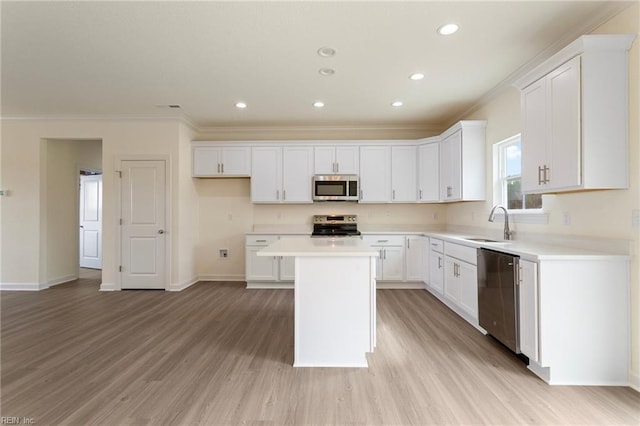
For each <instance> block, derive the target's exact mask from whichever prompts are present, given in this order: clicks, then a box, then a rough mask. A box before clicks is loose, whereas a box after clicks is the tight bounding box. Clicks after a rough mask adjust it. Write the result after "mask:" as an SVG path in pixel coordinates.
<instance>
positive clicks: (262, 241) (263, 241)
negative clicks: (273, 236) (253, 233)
mask: <svg viewBox="0 0 640 426" xmlns="http://www.w3.org/2000/svg"><path fill="white" fill-rule="evenodd" d="M266 242H267V240H256V243H266Z"/></svg>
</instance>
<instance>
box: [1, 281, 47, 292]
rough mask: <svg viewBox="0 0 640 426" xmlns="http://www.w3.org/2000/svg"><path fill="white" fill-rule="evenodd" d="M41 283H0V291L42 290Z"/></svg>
mask: <svg viewBox="0 0 640 426" xmlns="http://www.w3.org/2000/svg"><path fill="white" fill-rule="evenodd" d="M40 290H42V288H41V287H40V284H39V283H0V291H40Z"/></svg>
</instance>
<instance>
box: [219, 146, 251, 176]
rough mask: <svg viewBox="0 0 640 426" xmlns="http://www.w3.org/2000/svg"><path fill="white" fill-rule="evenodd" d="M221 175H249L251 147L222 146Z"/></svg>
mask: <svg viewBox="0 0 640 426" xmlns="http://www.w3.org/2000/svg"><path fill="white" fill-rule="evenodd" d="M220 165H221V168H220V169H221V170H220V171H221V174H222V175H223V176H231V175H233V176H250V175H251V149H250V148H249V147H246V146H243V147H224V148H222V159H221V162H220Z"/></svg>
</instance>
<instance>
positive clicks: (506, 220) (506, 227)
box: [489, 204, 513, 240]
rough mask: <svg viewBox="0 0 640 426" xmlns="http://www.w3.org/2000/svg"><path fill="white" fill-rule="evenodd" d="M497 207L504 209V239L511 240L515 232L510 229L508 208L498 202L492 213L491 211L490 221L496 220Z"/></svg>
mask: <svg viewBox="0 0 640 426" xmlns="http://www.w3.org/2000/svg"><path fill="white" fill-rule="evenodd" d="M497 209H502V210H504V239H505V240H510V239H511V236H512V235H513V232H511V231H510V230H509V212H507V209H505V208H504V207H502V206H500V205H498V204H496V205H495V206H493V208H492V209H491V213H489V222H493V221H494V220H495V218H496V210H497Z"/></svg>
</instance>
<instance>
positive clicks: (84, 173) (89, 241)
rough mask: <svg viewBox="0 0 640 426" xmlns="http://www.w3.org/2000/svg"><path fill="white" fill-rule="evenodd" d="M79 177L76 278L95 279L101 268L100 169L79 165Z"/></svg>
mask: <svg viewBox="0 0 640 426" xmlns="http://www.w3.org/2000/svg"><path fill="white" fill-rule="evenodd" d="M79 179H80V184H79V188H80V194H79V196H78V202H79V203H78V204H79V206H78V218H79V231H78V236H79V239H78V247H79V248H78V254H79V259H78V262H79V266H80V272H79V277H80V278H89V277H91V278H99V277H98V275H101V270H102V172H100V171H99V170H94V169H88V168H86V167H80V176H79Z"/></svg>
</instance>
